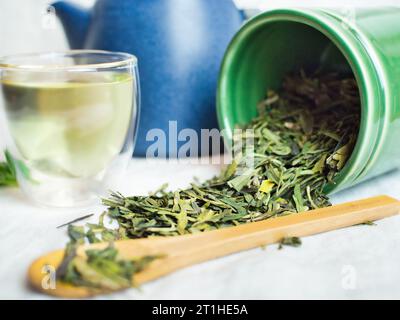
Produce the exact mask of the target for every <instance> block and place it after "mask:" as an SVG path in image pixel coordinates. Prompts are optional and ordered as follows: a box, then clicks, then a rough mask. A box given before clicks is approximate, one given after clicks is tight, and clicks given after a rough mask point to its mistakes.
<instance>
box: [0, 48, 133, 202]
mask: <svg viewBox="0 0 400 320" xmlns="http://www.w3.org/2000/svg"><path fill="white" fill-rule="evenodd" d="M138 82H139V80H138V70H137V60H136V58H135V57H134V56H132V55H130V54H126V53H116V52H106V51H94V50H73V51H67V52H64V53H44V54H28V55H16V56H10V57H4V58H1V59H0V104H1V106H2V111H3V112H2V127H3V130H2V131H3V132H4V135H5V142H6V144H7V152H8V153H9V155H10V157H11V159H12V161H13V163H14V165H15V169H16V174H17V180H18V184H19V186H20V187H21V189H22V190H23V191H24V192H25V194H26V195H27V196H28V197H30V198H32V199H33V200H35V201H36V202H38V203H41V204H44V205H49V206H58V207H73V206H84V205H88V204H90V203H92V202H93V201H94V200H97V199H98V198H99V195H104V194H105V193H106V192H107V191H108V190H110V189H111V190H113V189H114V188H118V181H119V178H120V177H121V174H123V172H124V170H125V168H126V166H127V164H128V161H129V159H130V157H131V156H132V152H133V147H134V140H135V136H136V128H137V121H138V111H139V99H138V97H139V85H138ZM4 129H5V130H4ZM4 135H3V136H4ZM0 139H1V140H3V139H4V138H3V137H2V138H0ZM2 142H3V141H2Z"/></svg>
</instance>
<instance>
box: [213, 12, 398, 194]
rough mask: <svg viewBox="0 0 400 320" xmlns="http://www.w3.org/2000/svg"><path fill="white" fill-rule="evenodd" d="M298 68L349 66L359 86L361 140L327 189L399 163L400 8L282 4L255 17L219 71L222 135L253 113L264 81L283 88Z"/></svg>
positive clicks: (265, 84) (336, 188)
mask: <svg viewBox="0 0 400 320" xmlns="http://www.w3.org/2000/svg"><path fill="white" fill-rule="evenodd" d="M300 68H305V69H310V68H321V69H326V70H329V71H331V70H332V71H336V70H337V71H340V72H352V73H353V74H354V76H355V78H356V81H357V83H358V86H359V91H360V97H361V104H362V105H361V109H362V110H361V123H360V131H359V135H358V140H357V143H356V146H355V148H354V151H353V153H352V155H351V157H350V159H349V160H348V162H347V164H346V166H345V167H344V168H343V169H342V171H341V172H340V173H339V174H338V176H337V177H336V179H335V183H333V184H330V185H328V186H327V188H326V191H327V192H329V193H333V192H337V191H339V190H342V189H344V188H347V187H350V186H353V185H355V184H357V183H360V182H361V181H364V180H366V179H368V178H371V177H374V176H377V175H379V174H382V173H384V172H387V171H389V170H391V169H394V168H396V167H400V8H365V9H355V10H354V11H350V10H347V11H346V12H343V11H340V10H333V9H314V8H310V9H304V8H302V9H278V10H273V11H268V12H265V13H262V14H260V15H258V16H256V17H254V18H253V19H251V20H250V21H249V22H247V23H246V24H245V25H244V26H243V27H242V28H241V30H240V31H239V32H238V33H237V35H236V36H235V37H234V39H233V40H232V42H231V44H230V46H229V48H228V50H227V52H226V54H225V58H224V61H223V64H222V67H221V71H220V79H219V86H218V94H217V105H218V117H219V124H220V126H221V129H225V130H226V132H225V139H227V140H228V141H230V140H231V139H232V131H233V129H234V127H235V125H236V124H238V123H240V124H244V123H247V122H249V121H250V120H251V119H252V118H253V117H254V116H256V114H257V111H256V106H257V103H258V102H259V101H260V100H262V99H263V98H264V97H265V93H266V90H267V89H278V88H279V85H280V84H281V83H282V80H283V77H284V76H285V75H286V74H287V73H289V72H292V71H295V70H298V69H300ZM355 125H356V124H355Z"/></svg>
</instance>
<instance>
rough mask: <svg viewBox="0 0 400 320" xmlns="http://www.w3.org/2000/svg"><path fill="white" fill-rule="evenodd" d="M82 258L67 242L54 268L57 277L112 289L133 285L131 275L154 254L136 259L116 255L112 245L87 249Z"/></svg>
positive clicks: (105, 289)
mask: <svg viewBox="0 0 400 320" xmlns="http://www.w3.org/2000/svg"><path fill="white" fill-rule="evenodd" d="M85 253H86V258H85V257H80V256H77V255H76V246H75V245H73V244H70V245H69V246H68V247H67V249H66V251H65V256H64V260H63V263H62V264H61V265H60V267H59V268H58V269H57V277H58V279H60V280H62V281H64V282H68V283H71V284H74V285H76V286H85V287H89V288H95V289H100V290H102V291H115V290H121V289H125V288H129V287H131V286H132V285H133V282H132V279H133V275H134V274H135V273H137V272H140V271H141V270H143V269H144V268H145V267H146V266H147V265H148V264H149V263H151V262H152V261H153V260H154V259H157V258H158V257H156V256H146V257H143V258H141V259H137V260H126V259H120V258H119V257H118V251H117V250H116V249H115V248H114V246H113V244H112V243H110V244H109V246H108V247H107V248H105V249H102V250H93V249H92V250H87V251H86V252H85Z"/></svg>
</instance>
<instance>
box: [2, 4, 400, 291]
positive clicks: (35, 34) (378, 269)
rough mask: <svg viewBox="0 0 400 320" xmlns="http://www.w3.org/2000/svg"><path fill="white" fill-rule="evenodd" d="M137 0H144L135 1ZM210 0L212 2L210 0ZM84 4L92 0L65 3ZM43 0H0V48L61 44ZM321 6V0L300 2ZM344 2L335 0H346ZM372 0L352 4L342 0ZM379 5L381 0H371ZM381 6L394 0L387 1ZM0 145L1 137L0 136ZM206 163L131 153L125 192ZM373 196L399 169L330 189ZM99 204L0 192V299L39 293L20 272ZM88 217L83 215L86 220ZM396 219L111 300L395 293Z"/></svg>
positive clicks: (252, 254)
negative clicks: (153, 159)
mask: <svg viewBox="0 0 400 320" xmlns="http://www.w3.org/2000/svg"><path fill="white" fill-rule="evenodd" d="M143 1H146V0H143ZM215 1H218V0H215ZM75 2H79V3H81V4H83V5H86V6H89V5H91V4H92V3H93V1H92V0H80V1H75ZM278 2H279V4H281V5H282V4H297V5H299V1H285V2H282V1H250V0H242V1H238V4H239V5H240V6H242V7H243V6H245V7H253V8H254V7H264V8H268V7H273V6H275V5H276V4H277V3H278ZM47 3H48V2H47V1H45V0H1V1H0V55H3V54H14V53H21V52H33V51H44V50H62V49H65V48H67V43H66V39H65V37H64V34H63V31H62V29H61V26H60V25H59V24H58V22H57V23H56V27H55V28H53V29H43V27H42V16H43V13H44V12H45V9H46V6H47ZM302 3H307V4H314V5H316V4H320V5H329V4H330V3H331V1H311V0H310V1H307V2H306V1H303V2H302ZM348 3H349V1H335V5H340V4H344V5H348ZM357 3H358V4H364V5H365V4H366V3H368V4H371V3H372V4H373V2H371V1H368V2H366V1H354V2H352V4H357ZM379 3H382V1H380V2H379ZM385 3H391V4H395V3H396V2H395V1H388V2H385ZM0 148H1V137H0ZM218 171H219V168H218V167H215V166H214V167H212V166H176V165H170V164H165V163H159V164H158V165H156V166H155V165H154V164H148V163H146V162H144V161H143V160H138V159H136V160H133V161H132V163H131V166H130V170H129V173H128V174H127V175H126V181H125V185H124V186H121V190H120V191H122V192H123V193H126V194H143V193H145V192H147V191H150V190H154V189H155V188H157V187H158V186H159V185H160V184H161V183H162V182H164V181H169V182H170V185H171V187H172V188H176V187H184V186H186V185H187V184H188V183H189V182H190V181H191V179H192V177H193V176H197V177H199V178H204V179H205V178H208V177H211V176H212V175H214V174H216V173H218ZM377 194H389V195H392V196H395V197H399V198H400V173H399V172H391V173H388V174H386V175H384V176H381V177H379V178H376V179H373V180H371V181H368V182H366V183H363V184H361V185H359V186H357V187H354V188H352V189H350V190H347V191H344V192H341V193H339V194H337V195H334V196H333V201H334V202H335V203H339V202H344V201H348V200H353V199H360V198H364V197H367V196H372V195H377ZM101 210H102V208H101V207H93V208H90V209H88V210H85V211H84V212H82V210H66V211H55V210H49V209H43V208H38V207H35V206H33V205H32V204H31V203H29V202H27V201H26V199H25V197H24V196H23V195H22V194H21V193H20V191H19V190H18V189H1V190H0V241H1V244H0V257H1V261H0V298H38V299H41V298H45V296H43V295H40V294H37V293H34V292H32V291H31V290H30V289H29V288H28V287H27V286H26V280H25V275H26V270H27V268H28V266H29V263H30V262H31V261H32V260H33V259H34V258H36V257H37V256H39V255H41V254H43V253H44V252H47V251H49V250H54V249H58V248H62V247H63V246H64V244H65V243H66V241H67V237H66V235H65V231H64V230H59V229H56V228H55V227H56V226H57V225H59V224H61V223H64V222H66V221H69V220H72V219H73V218H76V217H77V216H81V215H83V214H85V213H91V212H93V213H96V215H98V214H100V213H101ZM95 220H96V218H94V219H93V220H92V221H95ZM399 230H400V217H395V218H390V219H386V220H383V221H380V222H379V223H378V225H377V226H373V227H368V226H357V227H352V228H347V229H343V230H338V231H335V232H330V233H326V234H322V235H318V236H313V237H307V238H305V239H303V246H302V247H301V248H298V249H294V248H285V249H284V250H282V251H278V250H277V248H276V246H269V247H268V248H267V249H266V250H265V251H264V250H261V249H255V250H250V251H247V252H244V253H240V254H235V255H231V256H229V257H226V258H221V259H217V260H215V261H211V262H207V263H203V264H200V265H197V266H194V267H191V268H187V269H185V270H182V271H180V272H177V273H175V274H173V275H171V276H168V277H164V278H162V279H159V280H157V281H154V282H152V283H150V284H147V285H144V286H143V288H142V291H137V290H134V289H132V290H128V291H126V292H123V293H117V294H115V295H112V296H111V298H135V299H157V298H159V299H163V298H170V299H190V298H208V299H240V298H243V299H262V298H263V299H268V298H272V299H273V298H320V299H327V298H339V299H346V298H352V299H356V298H400V250H399V249H398V248H399V247H400V231H399Z"/></svg>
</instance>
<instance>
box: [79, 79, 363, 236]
mask: <svg viewBox="0 0 400 320" xmlns="http://www.w3.org/2000/svg"><path fill="white" fill-rule="evenodd" d="M258 110H259V115H258V117H257V118H255V119H253V120H252V121H251V122H250V123H249V124H247V125H246V126H244V129H251V133H250V134H251V137H249V136H248V135H249V131H242V132H243V133H242V134H240V135H239V136H236V137H235V140H236V141H238V140H240V139H242V140H248V139H249V138H252V139H253V140H254V148H248V147H247V145H246V144H245V143H244V144H243V148H242V149H241V152H239V153H238V154H237V155H236V156H235V158H234V161H233V162H232V164H231V165H229V166H228V167H227V168H226V170H224V171H223V172H222V173H221V174H220V176H218V177H215V178H213V179H211V180H209V181H206V182H204V183H202V184H192V185H191V187H190V188H187V189H183V190H177V191H175V192H167V191H165V187H163V188H161V189H160V190H158V191H156V192H155V193H152V194H151V195H149V196H133V197H124V196H123V195H121V194H119V193H113V194H112V195H111V197H110V198H109V199H105V200H103V204H104V205H106V206H107V207H108V210H107V211H106V212H105V213H104V214H103V215H102V217H101V219H100V223H99V224H88V225H87V230H85V231H84V230H83V229H82V230H81V232H82V233H83V234H84V236H85V237H86V239H87V240H88V241H89V242H91V243H95V242H100V241H112V240H118V239H132V238H142V237H149V236H175V235H182V234H187V233H195V232H202V231H208V230H214V229H218V228H224V227H229V226H235V225H238V224H242V223H248V222H252V221H259V220H263V219H268V218H272V217H277V216H282V215H287V214H291V213H297V212H302V211H306V210H310V209H314V208H321V207H326V206H329V205H330V202H329V200H328V198H327V196H326V195H325V194H324V192H323V189H324V187H325V185H326V184H327V183H329V182H332V181H333V179H334V177H335V176H336V174H337V173H338V172H339V171H340V170H341V169H342V168H343V166H344V165H345V163H346V161H347V159H348V158H349V156H350V154H351V152H352V150H353V147H354V144H355V141H356V137H357V134H358V128H359V126H358V124H359V121H360V99H359V93H358V89H357V85H356V82H355V80H354V79H353V78H343V77H342V76H340V75H337V74H323V75H320V74H316V75H314V76H312V77H308V76H306V75H305V74H304V72H300V73H299V74H295V75H290V76H288V77H286V79H285V80H284V82H283V86H282V90H280V91H279V92H273V91H269V92H268V94H267V96H266V98H265V100H264V101H262V102H261V103H260V104H259V106H258ZM249 159H253V165H252V166H248V163H249V161H248V160H249ZM104 215H107V216H109V217H110V218H111V219H112V220H113V221H116V222H117V224H118V227H117V229H109V228H107V227H106V226H105V225H104V223H103V218H104Z"/></svg>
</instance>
